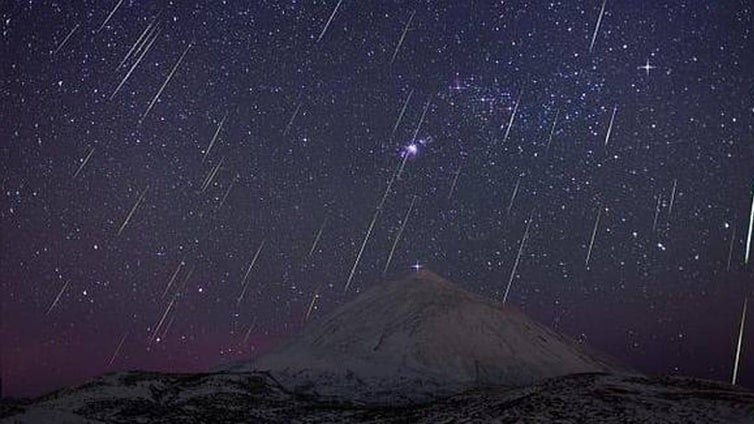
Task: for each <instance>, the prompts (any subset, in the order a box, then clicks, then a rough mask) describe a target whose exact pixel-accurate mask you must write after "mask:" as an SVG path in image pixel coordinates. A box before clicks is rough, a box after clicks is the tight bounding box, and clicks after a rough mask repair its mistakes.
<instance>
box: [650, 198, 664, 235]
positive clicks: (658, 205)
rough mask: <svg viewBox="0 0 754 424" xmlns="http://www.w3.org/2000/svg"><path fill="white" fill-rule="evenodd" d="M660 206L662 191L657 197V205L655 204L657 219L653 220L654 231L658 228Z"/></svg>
mask: <svg viewBox="0 0 754 424" xmlns="http://www.w3.org/2000/svg"><path fill="white" fill-rule="evenodd" d="M660 206H662V193H660V195H659V196H658V197H657V206H655V219H654V221H653V222H652V232H655V230H656V229H657V218H658V217H659V216H660Z"/></svg>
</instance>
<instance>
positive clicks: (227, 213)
mask: <svg viewBox="0 0 754 424" xmlns="http://www.w3.org/2000/svg"><path fill="white" fill-rule="evenodd" d="M190 3H191V2H146V1H145V2H139V1H130V0H125V1H118V0H107V1H76V2H73V1H72V2H68V1H61V2H42V1H39V2H38V1H25V2H22V1H12V0H9V1H4V2H2V3H0V14H1V15H2V47H0V48H1V49H2V50H1V51H0V57H2V59H1V60H0V67H1V68H2V72H1V73H0V99H1V100H0V118H1V119H0V147H1V151H2V161H3V163H2V168H3V176H2V196H3V200H2V203H0V208H1V209H0V219H1V225H2V227H1V233H2V254H1V258H2V260H1V261H0V270H1V273H0V277H1V283H2V334H1V338H0V350H1V353H2V364H1V366H2V377H3V381H2V384H3V395H9V396H31V395H39V394H42V393H44V392H46V391H49V390H52V389H54V388H58V387H61V386H63V385H69V384H74V383H80V382H82V381H84V380H86V379H87V378H90V377H92V376H95V375H98V374H102V373H105V372H109V371H115V370H125V369H150V370H161V371H202V370H207V369H211V368H212V367H213V366H216V365H218V364H221V363H224V362H228V361H234V360H238V359H241V358H248V357H252V356H254V355H257V354H259V353H260V352H264V351H266V350H269V349H270V348H271V347H272V346H274V344H275V343H277V342H279V341H281V340H284V339H285V337H287V336H289V335H290V334H292V333H294V332H296V331H297V330H298V329H300V328H301V326H302V324H303V322H304V321H305V319H306V316H307V314H308V312H310V317H309V319H316V318H317V317H321V316H322V315H323V314H325V313H327V312H329V311H332V310H333V309H334V308H335V307H337V306H338V305H341V304H343V303H344V302H347V301H349V300H350V299H353V297H354V296H356V294H357V293H358V292H360V291H362V290H364V289H367V288H369V287H370V286H372V285H374V284H376V283H377V282H379V281H380V280H381V279H383V278H397V277H400V276H402V275H405V274H406V273H410V272H412V266H415V267H416V266H421V267H425V268H428V269H431V270H433V271H435V272H437V273H439V274H441V275H444V276H446V277H447V278H449V279H450V280H452V281H453V282H455V283H456V284H458V285H460V286H462V287H463V288H465V289H467V290H470V291H472V292H475V293H478V294H481V295H483V296H488V297H492V298H496V299H499V300H500V301H502V300H503V298H504V296H505V292H506V288H507V287H508V283H509V281H510V280H509V279H510V276H511V274H513V277H514V278H513V279H512V283H511V286H510V291H509V293H508V297H507V303H509V304H512V305H515V306H516V307H519V308H521V309H522V310H524V311H525V312H526V313H527V314H529V315H530V316H532V317H533V318H534V319H536V320H538V321H540V322H542V323H544V324H547V325H549V326H552V327H554V328H556V329H558V330H559V331H562V332H564V333H565V334H567V335H569V336H571V337H573V338H574V339H577V340H579V341H581V342H584V343H586V344H588V345H590V346H592V347H594V348H597V349H600V350H602V351H605V352H607V353H609V354H611V355H613V356H615V357H617V358H619V359H620V360H622V361H623V362H625V363H627V364H630V365H632V366H634V367H636V368H637V369H639V370H641V371H644V372H650V373H664V374H673V375H692V376H697V377H703V378H709V379H716V380H724V381H730V378H731V377H730V376H731V370H732V366H733V362H734V355H735V350H736V341H737V336H738V331H739V319H740V315H741V309H742V305H743V301H744V298H745V296H747V295H751V294H752V285H753V284H754V263H752V262H754V261H752V262H750V263H749V264H745V252H746V244H747V233H748V232H749V231H750V229H749V217H750V208H751V204H752V189H753V184H754V38H753V37H754V36H753V34H752V28H754V17H753V16H752V8H753V6H752V3H750V2H749V1H747V0H740V1H734V0H723V1H714V2H711V1H694V0H683V1H667V2H663V1H648V0H647V1H639V0H636V1H617V0H607V1H606V3H605V4H604V5H603V2H602V0H589V1H580V0H579V1H577V0H573V1H570V0H568V1H553V2H544V1H497V2H492V1H489V2H487V1H472V0H464V1H456V2H450V1H448V2H441V1H431V2H430V1H362V0H359V1H356V0H342V1H340V2H339V1H337V0H326V1H278V2H274V1H254V2H251V1H248V2H247V1H240V0H239V1H211V2H199V3H197V4H190ZM603 7H604V10H603ZM602 11H604V13H602ZM126 76H127V77H128V78H127V79H125V80H124V78H125V77H126ZM121 83H122V85H121ZM119 85H120V88H118V87H119ZM210 146H211V147H210ZM414 196H416V197H415V201H413V200H414ZM412 201H413V205H412ZM409 209H410V210H409ZM406 217H408V220H407V221H406ZM404 224H405V225H404ZM595 224H596V225H595ZM527 226H528V231H527ZM402 228H403V229H402ZM370 230H371V231H370ZM367 235H369V237H368V239H367V242H366V244H364V240H365V238H366V236H367ZM398 235H400V239H399V240H398V242H397V244H395V240H396V237H397V236H398ZM522 239H524V243H523V245H522V244H521V242H522ZM394 244H395V251H394V255H393V257H392V262H391V263H390V266H389V268H388V270H387V272H386V274H385V277H383V270H384V268H385V266H386V261H387V260H388V256H389V254H390V251H391V250H392V248H393V246H394ZM362 246H364V247H363V252H362V254H361V255H360V251H361V250H362ZM519 252H520V254H519ZM359 256H360V260H359V261H358V264H357V265H358V266H356V267H355V269H354V264H355V263H356V260H357V258H358V257H359ZM587 258H588V259H587ZM255 259H256V260H255ZM251 265H253V266H251ZM514 268H515V269H514ZM352 270H354V271H353V276H352V278H351V279H350V284H348V283H349V276H350V275H351V273H352ZM347 284H348V289H347V290H346V286H347ZM315 296H316V297H315ZM313 299H314V303H313V304H312V301H313ZM312 305H313V306H312ZM310 307H311V311H310ZM752 330H754V321H753V322H751V324H748V327H747V331H745V333H744V341H743V349H742V356H741V369H740V375H739V382H740V383H741V384H744V385H746V386H748V387H754V333H752Z"/></svg>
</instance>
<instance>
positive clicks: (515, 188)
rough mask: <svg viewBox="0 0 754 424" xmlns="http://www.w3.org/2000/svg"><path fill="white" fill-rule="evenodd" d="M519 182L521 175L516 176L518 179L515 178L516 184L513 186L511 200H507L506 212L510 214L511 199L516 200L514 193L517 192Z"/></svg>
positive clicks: (511, 207)
mask: <svg viewBox="0 0 754 424" xmlns="http://www.w3.org/2000/svg"><path fill="white" fill-rule="evenodd" d="M520 184H521V176H520V175H519V176H518V179H517V180H516V186H515V187H513V194H512V195H511V201H510V202H508V212H507V214H508V215H510V214H511V209H513V201H514V200H516V194H517V193H518V186H519V185H520Z"/></svg>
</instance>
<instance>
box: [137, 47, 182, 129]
mask: <svg viewBox="0 0 754 424" xmlns="http://www.w3.org/2000/svg"><path fill="white" fill-rule="evenodd" d="M190 48H191V44H189V45H188V47H186V50H184V51H183V54H181V57H179V58H178V62H176V63H175V65H173V69H172V70H171V71H170V74H169V75H168V77H167V78H166V79H165V82H163V83H162V86H161V87H160V89H159V90H158V91H157V94H155V95H154V98H153V99H152V101H151V102H150V103H149V107H147V110H146V111H145V112H144V115H141V118H139V122H142V121H144V118H146V117H147V115H148V114H149V111H150V110H152V107H153V106H154V104H155V103H157V99H159V98H160V94H162V90H164V89H165V87H166V86H167V85H168V83H169V82H170V79H171V78H173V74H175V71H176V70H178V66H180V64H181V62H182V61H183V58H184V57H185V56H186V53H188V51H189V49H190Z"/></svg>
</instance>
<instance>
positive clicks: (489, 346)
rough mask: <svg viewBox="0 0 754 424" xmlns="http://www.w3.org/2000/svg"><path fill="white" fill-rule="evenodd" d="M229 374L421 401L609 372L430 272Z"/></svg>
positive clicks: (389, 287) (322, 391)
mask: <svg viewBox="0 0 754 424" xmlns="http://www.w3.org/2000/svg"><path fill="white" fill-rule="evenodd" d="M238 369H243V370H259V371H265V372H270V373H271V374H272V375H274V376H275V378H277V379H278V380H279V381H281V383H282V384H283V385H284V386H285V387H288V388H290V389H293V390H296V391H299V392H304V393H312V394H317V395H319V396H323V395H324V396H333V397H335V398H345V399H348V400H358V401H368V402H371V403H374V402H381V401H385V402H395V401H398V400H408V401H413V400H426V399H427V398H431V397H432V396H434V395H438V394H439V395H447V394H450V393H454V392H458V391H460V390H463V389H467V388H470V387H480V386H485V385H495V386H504V387H518V386H525V385H529V384H532V383H535V382H538V381H541V380H544V379H547V378H552V377H558V376H563V375H567V374H573V373H585V372H603V371H615V370H617V369H618V367H617V366H615V365H613V364H611V363H610V361H608V360H605V359H600V358H598V357H596V356H594V355H590V354H588V353H586V352H585V351H584V350H583V349H582V348H581V347H580V346H579V345H577V344H576V343H574V342H572V341H571V340H569V339H567V338H565V337H563V336H561V335H559V334H557V333H555V332H554V331H552V330H550V329H548V328H546V327H544V326H542V325H540V324H538V323H536V322H534V321H532V320H531V319H529V318H528V317H526V316H525V315H524V314H523V313H521V312H520V311H518V310H517V309H515V308H513V307H509V306H504V305H501V304H499V303H497V302H493V301H491V300H488V299H485V298H482V297H480V296H477V295H474V294H471V293H469V292H466V291H464V290H462V289H461V288H459V287H457V286H455V285H453V284H452V283H450V282H448V281H447V280H445V279H443V278H441V277H439V276H437V275H436V274H433V273H432V272H430V271H420V272H418V273H414V274H412V275H410V276H408V277H407V278H405V279H403V280H398V281H391V282H386V283H382V284H378V285H375V286H374V287H373V288H371V289H370V290H368V291H366V292H364V293H363V294H360V295H359V296H357V297H356V298H355V299H354V300H353V301H351V302H349V303H347V304H345V305H343V306H342V307H340V308H338V309H337V310H336V311H334V312H333V313H332V314H330V315H328V316H326V317H324V318H322V319H320V320H316V321H314V322H312V323H311V324H310V325H308V326H306V327H305V328H304V329H303V330H302V331H301V332H300V333H299V334H297V335H295V336H293V337H292V338H291V339H289V341H288V342H286V343H285V344H283V345H282V346H281V347H279V348H277V349H275V350H274V351H272V352H271V353H269V354H267V355H265V356H263V357H261V358H259V359H257V360H255V361H253V362H250V363H248V364H245V365H243V366H241V367H239V368H238Z"/></svg>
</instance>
